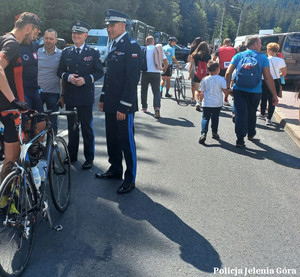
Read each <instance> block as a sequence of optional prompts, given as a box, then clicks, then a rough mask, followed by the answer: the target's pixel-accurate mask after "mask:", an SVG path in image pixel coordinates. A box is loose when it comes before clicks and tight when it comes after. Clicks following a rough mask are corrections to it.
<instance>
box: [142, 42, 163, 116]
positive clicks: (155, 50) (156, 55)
mask: <svg viewBox="0 0 300 277" xmlns="http://www.w3.org/2000/svg"><path fill="white" fill-rule="evenodd" d="M154 43H155V41H154V37H152V36H148V37H147V38H146V47H143V48H142V78H141V101H142V111H143V112H146V111H147V108H148V104H147V93H148V86H149V84H151V88H152V92H153V107H154V117H155V118H160V106H161V94H160V90H159V85H160V75H161V74H160V71H161V70H163V71H164V72H166V70H167V68H168V60H167V57H166V56H165V54H164V52H163V49H162V45H161V44H157V45H156V46H154ZM162 63H163V64H164V67H163V68H162Z"/></svg>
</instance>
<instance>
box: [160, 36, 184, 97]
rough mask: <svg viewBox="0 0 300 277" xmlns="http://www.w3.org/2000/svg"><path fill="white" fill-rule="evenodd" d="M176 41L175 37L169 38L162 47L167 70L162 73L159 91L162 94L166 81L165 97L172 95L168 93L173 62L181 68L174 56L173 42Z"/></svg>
mask: <svg viewBox="0 0 300 277" xmlns="http://www.w3.org/2000/svg"><path fill="white" fill-rule="evenodd" d="M176 42H177V39H176V38H175V37H170V38H169V43H168V44H167V45H165V46H164V47H163V50H164V53H165V55H166V57H167V59H168V63H169V65H168V68H167V70H166V71H165V72H164V73H163V74H162V80H161V83H160V93H161V95H162V93H163V88H164V85H165V82H166V94H165V97H172V95H171V94H170V93H169V90H170V87H171V76H172V71H173V63H175V64H176V65H177V66H178V67H179V68H182V66H181V65H180V64H179V63H178V61H177V59H176V57H175V44H176Z"/></svg>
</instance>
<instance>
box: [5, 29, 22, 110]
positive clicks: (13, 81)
mask: <svg viewBox="0 0 300 277" xmlns="http://www.w3.org/2000/svg"><path fill="white" fill-rule="evenodd" d="M0 57H1V58H3V59H5V60H6V61H7V62H8V65H7V66H6V68H5V69H4V72H5V76H6V79H7V81H8V84H9V86H10V89H11V90H12V92H13V94H14V96H15V97H16V98H17V99H19V100H21V101H24V91H23V81H22V70H23V67H22V61H21V57H20V44H19V42H18V41H17V39H16V38H15V36H14V35H13V34H10V33H9V34H6V35H4V36H1V37H0ZM13 108H14V107H13V106H12V105H11V104H10V103H9V101H8V100H7V98H6V97H5V96H4V94H3V93H2V92H1V91H0V111H1V110H2V111H3V110H8V109H13Z"/></svg>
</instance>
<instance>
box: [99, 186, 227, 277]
mask: <svg viewBox="0 0 300 277" xmlns="http://www.w3.org/2000/svg"><path fill="white" fill-rule="evenodd" d="M105 196H106V197H105ZM110 196H112V197H110ZM99 198H103V199H106V200H109V201H115V202H116V203H118V205H119V209H120V211H121V212H122V214H123V215H125V216H127V217H130V218H131V219H134V220H139V221H140V220H146V221H148V222H149V223H150V224H151V225H152V226H153V227H154V228H156V229H157V230H158V231H159V232H161V233H162V234H163V235H164V236H166V237H167V238H168V239H170V240H171V241H173V242H175V243H177V244H178V245H179V246H180V252H181V255H180V256H181V258H182V260H184V261H185V262H187V263H189V264H191V265H193V266H194V267H196V268H197V269H199V270H201V271H204V272H210V273H211V272H214V268H215V267H217V268H221V266H222V262H221V260H220V256H219V254H218V252H217V251H216V250H215V249H214V247H213V246H212V245H211V244H210V243H209V242H208V241H207V240H206V239H205V238H204V237H203V236H201V235H200V234H199V233H197V232H196V231H195V230H194V229H192V228H191V227H190V226H188V225H187V224H185V223H184V222H183V221H182V220H181V219H180V218H179V217H178V216H177V215H176V214H175V213H174V212H172V211H171V210H169V209H167V208H166V207H164V206H163V205H161V204H159V203H157V202H154V201H153V200H152V199H151V198H150V197H148V196H147V195H146V194H145V193H143V192H142V191H140V190H139V189H137V188H136V189H135V190H134V191H132V192H131V193H130V194H127V195H124V196H121V197H120V196H119V197H117V198H116V196H115V195H112V194H106V195H101V196H99ZM116 200H117V201H116ZM132 203H134V205H133V204H132Z"/></svg>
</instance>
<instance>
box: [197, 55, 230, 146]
mask: <svg viewBox="0 0 300 277" xmlns="http://www.w3.org/2000/svg"><path fill="white" fill-rule="evenodd" d="M207 70H208V72H209V76H207V77H205V78H203V79H202V81H201V84H200V93H203V94H204V96H203V105H202V107H203V114H202V123H201V128H202V130H201V137H200V139H199V143H200V144H204V143H205V140H206V136H207V132H208V125H209V120H210V119H211V129H212V137H213V139H220V136H219V134H218V126H219V115H220V111H221V108H222V106H223V105H222V104H223V95H222V91H223V92H224V94H225V96H227V93H228V92H227V89H226V80H225V78H223V77H221V76H219V75H218V74H219V73H220V65H219V63H217V62H212V61H211V62H209V63H208V66H207Z"/></svg>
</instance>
